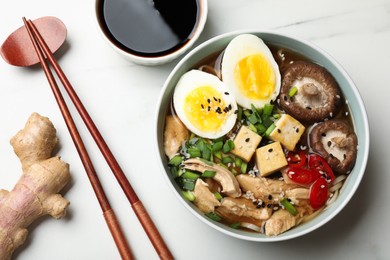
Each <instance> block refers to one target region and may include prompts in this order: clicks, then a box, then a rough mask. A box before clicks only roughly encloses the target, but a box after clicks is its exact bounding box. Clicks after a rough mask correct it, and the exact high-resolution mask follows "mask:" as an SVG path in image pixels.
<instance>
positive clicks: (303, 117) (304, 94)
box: [279, 61, 341, 123]
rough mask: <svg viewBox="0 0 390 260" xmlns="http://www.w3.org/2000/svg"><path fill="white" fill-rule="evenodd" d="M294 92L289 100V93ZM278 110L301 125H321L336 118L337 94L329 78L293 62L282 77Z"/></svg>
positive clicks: (307, 64)
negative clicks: (329, 119)
mask: <svg viewBox="0 0 390 260" xmlns="http://www.w3.org/2000/svg"><path fill="white" fill-rule="evenodd" d="M294 87H295V88H297V91H296V93H295V94H294V95H292V96H291V94H290V93H291V92H290V91H291V89H292V88H294ZM279 99H280V106H281V108H282V109H283V110H285V111H286V112H287V113H288V114H290V115H291V116H293V117H294V118H296V119H297V120H299V121H301V122H305V123H315V122H321V121H323V120H324V119H326V118H332V117H334V116H336V114H337V112H338V110H339V109H340V107H341V90H340V88H339V86H338V84H337V82H336V80H335V79H334V78H333V76H332V75H331V74H330V73H329V72H328V71H327V70H326V69H325V68H323V67H321V66H319V65H317V64H314V63H311V62H306V61H295V62H294V63H293V64H291V65H290V66H289V67H288V68H287V69H286V71H285V72H284V73H283V75H282V85H281V90H280V95H279Z"/></svg>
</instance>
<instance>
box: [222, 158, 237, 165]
mask: <svg viewBox="0 0 390 260" xmlns="http://www.w3.org/2000/svg"><path fill="white" fill-rule="evenodd" d="M232 162H234V159H233V158H232V157H230V156H225V157H223V158H222V163H223V164H225V165H226V164H228V163H232Z"/></svg>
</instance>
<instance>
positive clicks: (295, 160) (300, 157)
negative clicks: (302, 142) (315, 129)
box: [287, 151, 306, 167]
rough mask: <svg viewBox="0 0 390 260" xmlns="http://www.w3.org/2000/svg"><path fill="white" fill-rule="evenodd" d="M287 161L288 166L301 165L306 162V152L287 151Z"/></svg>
mask: <svg viewBox="0 0 390 260" xmlns="http://www.w3.org/2000/svg"><path fill="white" fill-rule="evenodd" d="M287 162H288V165H289V166H290V167H303V166H305V164H306V154H305V152H304V151H299V152H292V151H290V152H288V154H287Z"/></svg>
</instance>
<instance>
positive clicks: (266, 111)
mask: <svg viewBox="0 0 390 260" xmlns="http://www.w3.org/2000/svg"><path fill="white" fill-rule="evenodd" d="M273 109H274V105H271V104H265V105H264V108H263V117H264V116H270V115H271V114H272V111H273Z"/></svg>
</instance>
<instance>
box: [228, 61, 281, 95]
mask: <svg viewBox="0 0 390 260" xmlns="http://www.w3.org/2000/svg"><path fill="white" fill-rule="evenodd" d="M234 78H235V81H236V83H237V85H238V88H239V90H240V92H241V94H243V95H244V96H245V97H247V98H249V99H253V100H259V99H267V98H269V97H270V96H271V95H272V92H273V91H274V88H275V80H276V77H275V73H274V70H273V68H272V65H271V64H270V62H269V61H268V59H267V58H266V57H264V56H263V55H261V54H254V55H249V56H247V57H245V58H244V59H242V60H240V61H239V62H238V63H237V65H236V67H235V70H234Z"/></svg>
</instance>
